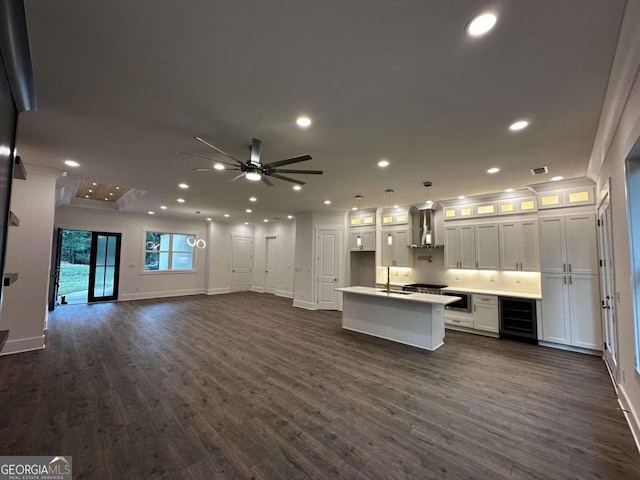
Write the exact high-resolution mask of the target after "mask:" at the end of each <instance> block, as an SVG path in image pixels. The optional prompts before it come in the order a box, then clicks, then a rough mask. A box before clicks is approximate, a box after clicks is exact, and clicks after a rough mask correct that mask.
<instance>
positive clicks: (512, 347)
mask: <svg viewBox="0 0 640 480" xmlns="http://www.w3.org/2000/svg"><path fill="white" fill-rule="evenodd" d="M48 327H49V330H48V332H47V342H46V343H47V348H46V349H45V350H41V351H36V352H29V353H23V354H17V355H11V356H5V357H0V402H1V404H2V408H1V409H0V453H2V454H4V455H45V454H66V455H72V456H73V460H74V462H73V463H74V473H75V475H74V478H79V479H99V480H102V479H136V480H140V479H178V480H179V479H188V480H198V479H207V480H209V479H218V478H219V479H245V478H246V479H249V478H255V479H268V480H272V479H280V478H282V479H296V478H299V479H330V478H331V479H333V478H343V479H363V480H364V479H378V478H380V479H383V478H384V479H387V478H395V479H450V480H458V479H482V480H484V479H500V480H502V479H525V480H530V479H558V480H560V479H562V480H564V479H567V478H575V479H616V480H618V479H638V478H640V455H639V454H638V451H637V449H636V447H635V444H634V442H633V437H632V435H631V432H630V431H629V428H628V426H627V424H626V421H625V419H624V416H623V414H622V412H621V411H620V409H619V406H618V404H617V400H616V396H615V392H614V390H613V388H612V386H611V383H610V380H609V378H608V376H607V371H606V368H605V367H604V364H603V363H602V360H601V359H598V358H594V357H591V356H586V355H580V354H575V353H572V352H565V351H560V350H553V349H549V348H544V347H538V346H536V345H530V344H526V343H519V342H513V341H508V340H499V339H493V338H486V337H479V336H474V335H469V334H464V333H459V332H449V331H448V332H447V336H446V339H445V345H444V346H443V347H442V348H440V349H439V350H437V351H435V352H425V351H422V350H419V349H416V348H412V347H408V346H405V345H399V344H396V343H393V342H389V341H386V340H383V339H379V338H374V337H369V336H366V335H362V334H357V333H353V332H345V331H343V330H342V328H341V314H340V312H326V311H307V310H302V309H296V308H293V307H292V306H291V300H290V299H284V298H279V297H275V296H271V295H266V294H257V293H251V292H245V293H234V294H228V295H217V296H203V295H202V296H201V295H198V296H190V297H178V298H172V299H153V300H141V301H132V302H120V303H105V304H96V305H89V306H77V305H74V306H66V307H61V308H58V309H57V310H56V311H55V312H53V313H52V314H51V316H50V318H49V322H48Z"/></svg>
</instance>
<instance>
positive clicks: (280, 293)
mask: <svg viewBox="0 0 640 480" xmlns="http://www.w3.org/2000/svg"><path fill="white" fill-rule="evenodd" d="M276 297H284V298H293V292H287V291H286V290H276Z"/></svg>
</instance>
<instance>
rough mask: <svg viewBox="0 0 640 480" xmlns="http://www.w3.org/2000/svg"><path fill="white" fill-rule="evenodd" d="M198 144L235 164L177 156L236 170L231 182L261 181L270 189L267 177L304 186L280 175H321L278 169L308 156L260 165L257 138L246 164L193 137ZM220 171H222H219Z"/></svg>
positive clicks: (307, 171)
mask: <svg viewBox="0 0 640 480" xmlns="http://www.w3.org/2000/svg"><path fill="white" fill-rule="evenodd" d="M193 138H195V139H196V140H197V141H199V142H200V143H204V144H205V145H206V146H207V147H209V148H212V149H213V150H215V151H216V152H218V153H221V154H222V155H224V156H225V157H228V158H230V159H231V160H234V161H235V162H236V163H229V162H222V161H220V160H214V159H212V158H206V157H201V156H199V155H192V154H190V153H183V152H176V153H177V154H178V155H184V156H186V157H192V158H200V159H203V160H209V161H212V162H216V163H219V164H222V165H227V167H225V168H224V170H238V171H240V172H241V173H240V174H239V175H238V176H236V177H234V178H233V179H231V181H232V182H235V181H236V180H238V179H239V178H242V177H246V178H247V180H252V181H255V182H257V181H260V180H262V181H263V182H264V183H265V184H267V185H268V186H270V187H272V186H273V183H272V182H271V181H270V180H269V179H268V178H267V177H273V178H279V179H280V180H284V181H286V182H292V183H297V184H298V185H304V184H305V182H303V181H301V180H297V179H295V178H291V177H286V176H284V175H281V174H282V173H300V174H305V175H322V170H291V169H288V168H280V167H283V166H284V165H290V164H292V163H298V162H305V161H307V160H311V156H310V155H302V156H300V157H293V158H287V159H286V160H278V161H277V162H271V163H264V164H263V163H260V149H261V146H262V142H261V141H260V140H258V139H257V138H254V139H253V141H252V142H251V158H250V159H249V160H247V161H246V162H243V161H242V160H238V159H237V158H235V157H233V156H231V155H229V154H228V153H226V152H223V151H222V150H220V149H219V148H218V147H214V146H213V145H211V144H210V143H209V142H207V141H206V140H203V139H202V138H200V137H193ZM194 170H195V171H196V172H215V171H216V170H218V169H214V168H195V169H194ZM220 170H222V169H220Z"/></svg>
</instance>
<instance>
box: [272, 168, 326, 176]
mask: <svg viewBox="0 0 640 480" xmlns="http://www.w3.org/2000/svg"><path fill="white" fill-rule="evenodd" d="M272 172H273V173H303V174H305V175H322V170H289V169H287V168H274V169H273V170H272Z"/></svg>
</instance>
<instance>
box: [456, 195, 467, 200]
mask: <svg viewBox="0 0 640 480" xmlns="http://www.w3.org/2000/svg"><path fill="white" fill-rule="evenodd" d="M465 198H467V197H465V196H464V195H460V196H458V200H464V199H465Z"/></svg>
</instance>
